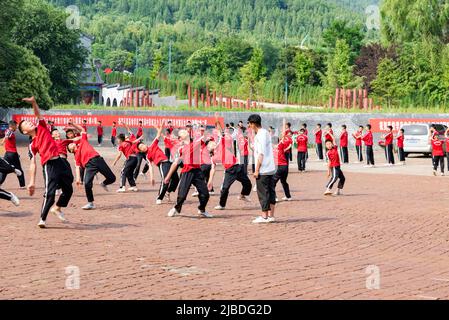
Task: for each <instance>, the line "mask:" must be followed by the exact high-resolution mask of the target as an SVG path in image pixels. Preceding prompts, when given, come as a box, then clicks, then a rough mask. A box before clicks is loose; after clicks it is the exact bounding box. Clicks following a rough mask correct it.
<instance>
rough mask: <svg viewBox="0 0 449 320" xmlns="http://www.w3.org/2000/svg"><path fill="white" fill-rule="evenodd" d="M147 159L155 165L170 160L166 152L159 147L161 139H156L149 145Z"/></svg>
mask: <svg viewBox="0 0 449 320" xmlns="http://www.w3.org/2000/svg"><path fill="white" fill-rule="evenodd" d="M147 159H148V161H150V162H153V163H154V164H155V165H159V163H161V162H163V161H167V160H168V159H167V156H166V155H165V153H164V152H162V150H161V148H159V139H154V141H153V143H152V144H151V145H150V146H149V147H148V151H147Z"/></svg>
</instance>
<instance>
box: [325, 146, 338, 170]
mask: <svg viewBox="0 0 449 320" xmlns="http://www.w3.org/2000/svg"><path fill="white" fill-rule="evenodd" d="M327 158H328V159H329V166H330V167H331V168H335V167H339V166H340V155H339V154H338V149H337V147H336V146H334V147H333V148H332V149H330V150H329V151H328V152H327Z"/></svg>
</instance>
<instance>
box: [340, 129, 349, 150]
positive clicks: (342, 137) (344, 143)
mask: <svg viewBox="0 0 449 320" xmlns="http://www.w3.org/2000/svg"><path fill="white" fill-rule="evenodd" d="M347 146H348V132H347V131H344V132H342V133H341V135H340V147H347Z"/></svg>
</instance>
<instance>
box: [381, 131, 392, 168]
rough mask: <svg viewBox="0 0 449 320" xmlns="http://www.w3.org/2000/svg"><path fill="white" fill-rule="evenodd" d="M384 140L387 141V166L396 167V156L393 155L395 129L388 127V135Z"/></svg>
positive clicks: (385, 135)
mask: <svg viewBox="0 0 449 320" xmlns="http://www.w3.org/2000/svg"><path fill="white" fill-rule="evenodd" d="M382 139H385V158H386V160H387V163H386V165H388V166H393V165H394V154H393V140H394V136H393V127H392V126H388V127H387V133H386V134H384V135H382Z"/></svg>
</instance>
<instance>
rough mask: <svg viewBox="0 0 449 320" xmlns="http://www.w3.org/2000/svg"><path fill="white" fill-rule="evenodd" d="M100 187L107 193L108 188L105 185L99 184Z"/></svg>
mask: <svg viewBox="0 0 449 320" xmlns="http://www.w3.org/2000/svg"><path fill="white" fill-rule="evenodd" d="M100 187H102V188H103V190H104V191H106V192H109V188H108V186H107V185H105V184H104V183H103V182H101V183H100Z"/></svg>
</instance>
